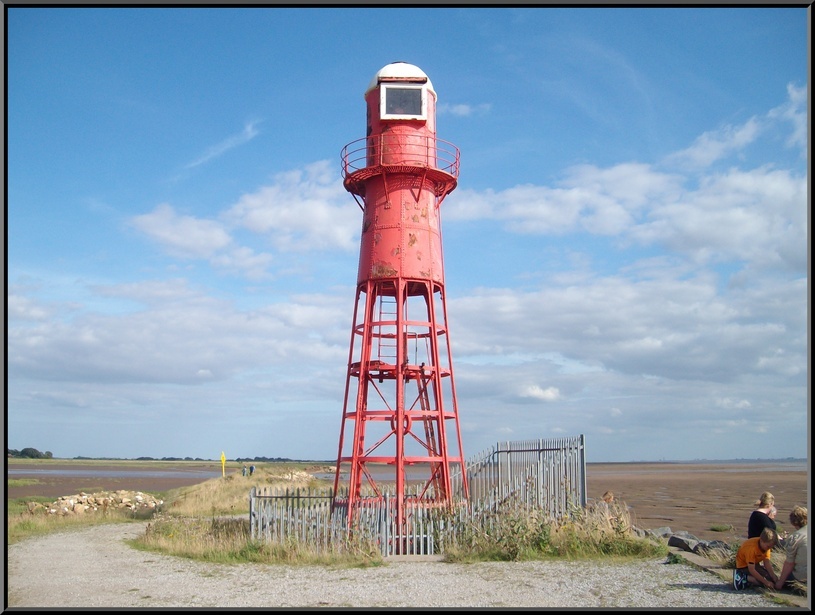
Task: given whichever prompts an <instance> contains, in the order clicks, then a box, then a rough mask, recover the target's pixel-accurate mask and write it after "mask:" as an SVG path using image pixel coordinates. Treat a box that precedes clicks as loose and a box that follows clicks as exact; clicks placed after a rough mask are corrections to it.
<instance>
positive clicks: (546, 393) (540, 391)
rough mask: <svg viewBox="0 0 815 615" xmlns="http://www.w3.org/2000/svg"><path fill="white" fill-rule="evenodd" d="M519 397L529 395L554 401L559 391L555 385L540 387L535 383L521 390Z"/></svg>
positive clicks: (542, 399) (558, 395)
mask: <svg viewBox="0 0 815 615" xmlns="http://www.w3.org/2000/svg"><path fill="white" fill-rule="evenodd" d="M521 397H531V398H532V399H539V400H541V401H554V400H556V399H558V398H559V397H560V391H558V390H557V388H556V387H547V388H545V389H544V388H542V387H540V386H538V385H537V384H533V385H530V386H528V387H526V388H525V389H524V390H523V391H521Z"/></svg>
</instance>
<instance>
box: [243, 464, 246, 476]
mask: <svg viewBox="0 0 815 615" xmlns="http://www.w3.org/2000/svg"><path fill="white" fill-rule="evenodd" d="M243 475H244V476H246V464H243Z"/></svg>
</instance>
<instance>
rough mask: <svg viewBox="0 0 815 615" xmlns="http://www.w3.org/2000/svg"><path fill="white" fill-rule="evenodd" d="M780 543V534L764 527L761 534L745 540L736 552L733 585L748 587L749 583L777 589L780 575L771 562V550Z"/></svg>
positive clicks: (738, 587)
mask: <svg viewBox="0 0 815 615" xmlns="http://www.w3.org/2000/svg"><path fill="white" fill-rule="evenodd" d="M776 544H778V534H776V533H775V531H774V530H771V529H769V528H764V530H763V531H762V532H761V535H760V536H757V537H755V538H748V539H747V540H745V541H744V542H743V543H742V544H741V546H740V547H739V550H738V551H737V552H736V569H735V570H734V571H733V587H735V588H736V589H737V590H742V589H746V588H747V586H748V584H753V585H760V586H762V587H766V588H768V589H775V584H776V582H777V581H778V575H776V574H775V570H773V565H772V563H771V562H770V552H771V551H772V549H773V547H774V546H775V545H776Z"/></svg>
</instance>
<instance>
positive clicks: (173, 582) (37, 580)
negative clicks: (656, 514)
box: [6, 523, 778, 609]
mask: <svg viewBox="0 0 815 615" xmlns="http://www.w3.org/2000/svg"><path fill="white" fill-rule="evenodd" d="M145 525H146V524H141V523H138V524H112V525H100V526H96V527H92V528H87V529H83V530H78V531H70V532H62V533H59V534H52V535H50V536H45V537H41V538H34V539H29V540H25V541H23V542H20V543H17V544H14V545H11V546H9V547H8V549H7V566H8V567H7V581H8V587H7V590H6V606H7V607H8V608H14V607H43V608H47V607H52V608H57V607H59V608H64V607H85V608H87V607H114V608H122V607H124V608H127V607H132V608H157V607H162V608H164V607H267V608H268V607H272V608H274V607H277V608H280V607H283V608H285V607H329V608H330V607H425V608H427V607H501V608H506V607H551V608H557V607H560V608H563V607H584V608H585V607H625V608H638V607H641V608H663V607H684V608H721V607H729V608H741V609H744V608H771V607H774V606H778V605H776V604H774V603H773V602H771V601H770V600H768V599H767V598H766V597H764V596H762V595H761V594H760V593H759V592H757V591H751V590H748V591H745V592H736V591H735V590H733V589H732V587H731V586H729V585H728V584H727V583H726V582H724V581H722V579H721V578H720V577H718V576H717V575H715V574H712V573H709V572H705V571H701V570H697V569H696V568H693V567H691V566H688V565H685V564H666V563H664V560H651V561H644V562H637V563H631V564H604V563H584V562H577V563H575V562H561V561H557V562H519V563H496V562H487V563H477V564H448V563H444V562H388V563H386V564H385V565H383V566H379V567H374V568H366V569H362V568H326V567H320V566H288V565H260V564H237V565H225V564H208V563H201V562H196V561H191V560H186V559H182V558H177V557H173V556H165V555H157V554H153V553H146V552H142V551H137V550H135V549H132V548H130V547H129V546H127V545H126V544H125V543H124V542H123V540H124V539H126V538H135V537H137V536H139V535H141V534H142V533H143V532H144V528H145Z"/></svg>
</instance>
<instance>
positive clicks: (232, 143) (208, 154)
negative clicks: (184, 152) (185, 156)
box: [184, 121, 260, 169]
mask: <svg viewBox="0 0 815 615" xmlns="http://www.w3.org/2000/svg"><path fill="white" fill-rule="evenodd" d="M259 123H260V122H258V121H255V122H249V123H247V124H246V125H245V126H244V127H243V130H242V131H241V132H239V133H238V134H236V135H232V136H231V137H227V138H226V139H224V140H223V141H221V142H220V143H218V144H217V145H213V146H212V147H210V148H208V149H207V150H206V151H205V152H204V153H203V154H202V155H201V156H199V157H198V158H196V159H195V160H193V161H192V162H190V163H189V164H187V165H186V166H185V167H184V168H185V169H193V168H195V167H197V166H200V165H202V164H204V163H205V162H209V161H210V160H212V159H213V158H217V157H218V156H220V155H221V154H223V153H224V152H228V151H229V150H231V149H233V148H235V147H238V146H239V145H243V144H244V143H247V142H249V141H251V140H252V139H254V138H255V137H256V136H257V135H258V134H259V133H258V130H257V129H256V128H255V126H256V125H257V124H259Z"/></svg>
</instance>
